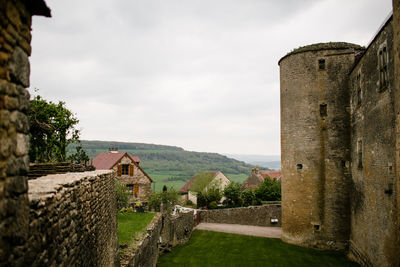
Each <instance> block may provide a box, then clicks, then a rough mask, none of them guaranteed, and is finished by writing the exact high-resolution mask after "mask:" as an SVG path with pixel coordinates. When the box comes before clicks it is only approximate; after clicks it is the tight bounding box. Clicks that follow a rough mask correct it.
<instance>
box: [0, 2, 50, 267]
mask: <svg viewBox="0 0 400 267" xmlns="http://www.w3.org/2000/svg"><path fill="white" fill-rule="evenodd" d="M35 14H38V15H45V16H50V10H49V9H48V8H47V6H46V4H45V3H44V2H43V1H41V0H32V1H17V0H16V1H12V0H0V266H13V265H14V263H13V259H19V258H21V257H22V256H23V253H22V251H23V249H22V248H23V246H24V245H25V242H26V239H27V229H28V214H29V208H28V197H27V194H26V192H27V177H26V174H27V171H28V168H29V158H28V147H29V140H28V131H29V124H28V118H27V111H28V108H29V93H28V92H27V91H26V90H25V88H26V87H28V86H29V74H30V66H29V59H28V57H29V56H30V54H31V47H30V41H31V32H30V31H31V24H32V18H31V16H32V15H35Z"/></svg>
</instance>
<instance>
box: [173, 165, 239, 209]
mask: <svg viewBox="0 0 400 267" xmlns="http://www.w3.org/2000/svg"><path fill="white" fill-rule="evenodd" d="M207 174H209V175H211V177H210V178H211V179H210V181H209V183H208V185H206V186H205V188H207V187H208V186H210V185H212V184H215V185H218V187H219V188H220V189H221V190H224V188H225V187H226V186H227V185H228V184H229V183H230V182H231V181H230V180H229V179H228V178H227V177H226V176H225V175H224V174H223V173H222V172H220V171H206V172H203V173H199V174H196V175H195V176H193V177H192V179H190V180H189V181H188V182H187V183H186V184H185V185H184V186H183V187H182V188H181V189H180V190H179V192H180V193H181V194H182V196H183V200H184V201H187V200H190V201H192V202H193V203H194V204H197V197H196V192H195V191H193V188H191V187H193V185H194V184H196V182H197V179H202V177H204V176H203V175H207Z"/></svg>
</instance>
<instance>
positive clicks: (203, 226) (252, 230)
mask: <svg viewBox="0 0 400 267" xmlns="http://www.w3.org/2000/svg"><path fill="white" fill-rule="evenodd" d="M195 229H199V230H209V231H215V232H224V233H231V234H240V235H252V236H261V237H270V238H281V233H282V228H280V227H262V226H252V225H240V224H222V223H200V224H199V225H197V226H196V228H195Z"/></svg>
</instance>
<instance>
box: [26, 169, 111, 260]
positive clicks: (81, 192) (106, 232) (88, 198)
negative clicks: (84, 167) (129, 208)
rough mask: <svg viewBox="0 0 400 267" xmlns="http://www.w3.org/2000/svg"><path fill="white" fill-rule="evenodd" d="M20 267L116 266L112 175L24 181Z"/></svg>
mask: <svg viewBox="0 0 400 267" xmlns="http://www.w3.org/2000/svg"><path fill="white" fill-rule="evenodd" d="M28 183H29V191H28V197H29V208H30V212H29V227H28V232H27V233H26V234H27V243H26V245H25V247H24V250H23V255H24V257H23V258H22V259H19V260H18V261H19V262H20V263H23V264H22V265H23V266H58V265H64V266H118V253H117V252H118V237H117V219H116V216H117V215H116V203H115V190H114V173H113V172H112V171H105V170H99V171H92V172H81V173H67V174H56V175H48V176H43V177H40V178H37V179H34V180H29V181H28Z"/></svg>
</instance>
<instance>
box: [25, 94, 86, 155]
mask: <svg viewBox="0 0 400 267" xmlns="http://www.w3.org/2000/svg"><path fill="white" fill-rule="evenodd" d="M28 118H29V126H30V133H29V135H30V147H29V157H30V160H31V162H50V161H65V160H66V148H67V146H68V144H70V143H72V142H75V141H77V140H79V130H77V129H76V128H75V126H76V125H77V124H78V122H79V120H78V119H77V118H76V117H75V115H74V114H73V113H72V112H71V111H70V110H68V109H67V108H66V107H65V102H62V101H60V102H58V104H55V103H53V102H51V101H49V102H48V101H46V100H45V99H43V98H42V97H41V96H40V95H37V96H35V97H34V98H33V99H32V100H31V101H30V110H29V113H28Z"/></svg>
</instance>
